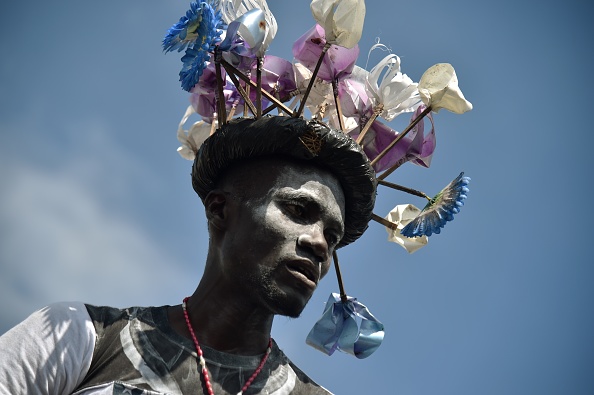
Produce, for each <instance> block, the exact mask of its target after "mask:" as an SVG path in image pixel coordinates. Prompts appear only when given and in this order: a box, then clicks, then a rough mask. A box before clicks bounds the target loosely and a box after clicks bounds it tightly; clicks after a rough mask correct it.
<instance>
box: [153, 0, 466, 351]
mask: <svg viewBox="0 0 594 395" xmlns="http://www.w3.org/2000/svg"><path fill="white" fill-rule="evenodd" d="M310 8H311V11H312V14H313V17H314V19H315V22H316V23H315V25H314V26H313V27H312V28H311V29H310V30H308V31H307V32H305V33H304V34H303V35H302V36H301V37H299V38H298V39H297V40H296V41H295V43H294V45H293V55H294V57H295V62H294V63H293V62H289V61H287V60H284V59H281V58H278V57H275V56H272V55H269V54H267V53H266V51H267V49H268V46H269V45H270V43H271V41H272V40H273V38H274V36H275V34H276V31H277V24H276V20H275V18H274V16H273V15H272V13H271V11H270V10H269V8H268V6H267V4H266V0H206V1H203V2H201V3H196V2H192V3H191V4H190V9H189V10H188V11H187V13H186V15H184V16H182V17H181V18H180V20H179V22H177V23H176V24H175V25H173V26H172V27H171V28H170V29H169V31H168V32H167V35H166V36H165V38H164V39H163V49H164V50H165V51H166V52H169V51H175V50H177V51H178V52H181V51H184V55H183V57H182V58H181V60H182V62H183V67H182V69H181V71H180V74H179V77H180V82H181V85H182V88H183V89H184V90H186V91H188V92H190V93H191V95H190V102H191V105H190V106H189V107H188V109H187V110H186V113H185V115H184V116H183V118H182V121H181V122H180V125H179V127H178V139H179V140H180V141H181V143H182V146H181V147H180V148H179V149H178V151H179V153H180V154H181V155H182V156H183V157H184V158H187V159H190V160H193V161H194V165H193V170H192V185H193V187H194V190H195V191H196V192H197V193H198V195H199V196H200V197H201V198H202V199H203V198H204V197H205V196H206V194H207V193H208V192H209V191H210V190H211V189H212V188H214V186H215V185H216V182H217V180H218V177H219V176H220V175H221V174H222V173H223V172H224V171H225V169H227V168H228V167H229V166H231V165H232V164H233V163H235V162H237V161H240V160H242V159H248V158H252V157H257V156H269V155H281V156H287V157H291V158H297V159H301V160H308V161H311V162H312V163H315V164H318V165H321V166H324V167H327V168H328V169H329V170H330V171H332V172H333V173H334V174H335V175H336V176H337V178H338V179H339V181H340V183H341V186H342V188H343V190H344V193H345V201H346V204H345V211H346V218H345V229H346V230H345V236H344V238H343V239H342V240H341V242H340V245H339V246H344V245H346V244H349V243H352V242H354V241H355V240H356V239H357V238H359V237H360V236H361V235H362V233H363V232H364V231H365V229H366V228H367V226H368V223H369V221H370V220H371V219H373V220H375V221H377V222H379V223H381V224H383V225H385V226H386V228H387V230H388V233H389V240H391V241H394V242H396V243H398V244H400V245H401V246H403V247H404V248H405V249H406V250H407V251H408V252H410V253H412V252H414V251H416V250H417V249H418V248H420V247H422V246H423V245H425V244H427V237H428V236H431V235H432V234H434V233H440V231H441V229H442V228H443V227H444V225H445V224H446V223H447V222H448V221H451V220H452V219H453V218H454V214H456V213H458V212H459V211H460V207H461V206H462V205H463V204H464V199H466V194H467V192H468V188H467V185H468V182H469V180H470V179H469V178H468V177H464V174H463V173H460V175H459V176H458V177H456V178H455V179H454V180H453V181H452V182H450V183H449V184H448V185H447V186H446V187H445V188H444V189H442V191H441V192H439V193H438V194H437V195H436V196H434V197H432V198H431V197H429V196H428V195H426V194H425V193H423V192H420V191H416V190H414V189H411V188H407V187H403V186H400V185H397V184H394V183H392V182H388V181H386V180H385V178H386V177H387V176H388V175H390V174H391V173H392V172H394V171H395V170H396V169H397V168H398V167H400V166H401V165H403V164H404V163H406V162H411V163H413V164H416V165H419V166H423V167H429V165H430V164H431V157H432V155H433V151H434V149H435V132H434V126H433V115H432V113H437V112H439V110H441V109H442V108H445V109H446V110H449V111H452V112H454V113H458V114H461V113H464V112H466V111H469V110H471V109H472V105H471V104H470V103H469V102H468V101H467V100H466V99H465V98H464V95H463V94H462V92H461V91H460V89H459V88H458V80H457V77H456V73H455V71H454V68H453V67H452V66H451V65H450V64H447V63H440V64H436V65H434V66H432V67H430V68H429V69H428V70H427V71H426V72H425V73H424V74H423V76H422V77H421V79H420V81H419V82H418V83H415V82H413V81H412V80H411V79H410V78H409V77H408V76H407V75H406V74H403V73H402V72H401V71H400V58H399V57H398V56H396V55H395V54H391V53H390V54H389V55H387V56H386V57H384V58H383V59H382V60H381V61H380V62H379V63H378V64H377V65H376V66H375V67H373V68H371V70H369V71H367V70H364V69H362V68H360V67H358V66H356V65H355V62H356V60H357V57H358V55H359V48H358V42H359V39H360V37H361V34H362V29H363V21H364V17H365V4H364V1H363V0H313V1H312V2H311V6H310ZM378 47H381V48H382V49H385V46H383V45H381V44H379V43H378V44H376V45H375V46H373V47H372V48H371V50H373V49H375V48H378ZM306 111H307V113H309V114H310V116H311V120H305V119H303V118H304V115H305V113H306ZM271 112H276V113H278V115H274V116H272V115H269V114H270V113H271ZM405 112H409V113H412V118H411V122H410V124H409V125H408V126H407V127H406V128H405V129H404V130H403V131H401V132H397V131H395V130H393V129H391V128H390V127H389V126H388V125H386V124H385V123H382V122H380V121H379V120H378V119H379V118H382V119H384V120H385V121H388V122H389V121H391V120H393V119H394V118H395V117H396V116H398V115H400V114H402V113H405ZM193 113H197V114H198V115H200V116H201V118H202V119H201V120H200V121H199V122H195V123H193V124H192V125H191V127H190V128H189V129H188V130H185V129H184V125H185V124H186V122H187V120H188V119H189V117H190V116H191V115H192V114H193ZM424 118H427V119H429V121H430V122H431V128H430V131H429V132H428V133H425V124H424V123H425V122H424ZM378 185H382V186H386V187H390V188H395V189H398V190H401V191H404V192H408V193H410V194H413V195H416V196H419V197H422V198H424V199H426V200H427V204H426V206H425V207H424V208H423V209H422V210H419V209H417V208H416V207H414V206H413V205H398V206H396V207H395V208H394V210H392V211H391V212H390V213H389V214H388V215H387V216H386V217H385V218H384V217H380V216H378V215H376V214H373V206H374V202H375V191H376V186H378ZM334 262H335V267H336V272H337V276H338V280H339V286H340V294H332V295H331V296H330V299H329V300H328V303H327V305H326V309H325V310H324V314H323V317H322V319H320V321H318V323H316V325H315V326H314V328H313V329H312V331H311V332H310V334H309V336H308V338H307V342H308V344H310V345H312V346H314V347H315V348H317V349H319V350H321V351H323V352H325V353H327V354H332V353H333V352H334V351H335V350H336V349H339V350H342V351H345V352H349V353H351V354H353V355H355V356H357V357H358V358H365V357H367V356H369V355H370V354H371V353H372V352H373V351H375V349H377V347H378V346H379V344H380V343H381V341H382V339H383V333H384V332H383V331H384V328H383V325H382V324H381V323H380V322H379V321H378V320H377V319H376V318H375V317H374V316H373V315H372V314H371V313H370V312H369V311H368V309H367V308H366V307H365V306H364V305H363V304H361V303H359V302H358V301H357V300H356V299H354V298H351V297H348V296H347V295H346V293H345V291H344V287H343V285H342V279H341V276H340V268H339V266H338V257H337V255H336V253H335V254H334Z"/></svg>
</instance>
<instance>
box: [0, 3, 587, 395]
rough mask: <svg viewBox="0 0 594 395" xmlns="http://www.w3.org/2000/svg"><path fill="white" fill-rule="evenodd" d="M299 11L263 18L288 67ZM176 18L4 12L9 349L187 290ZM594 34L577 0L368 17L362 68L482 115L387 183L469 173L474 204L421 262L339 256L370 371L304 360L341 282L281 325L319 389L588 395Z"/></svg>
mask: <svg viewBox="0 0 594 395" xmlns="http://www.w3.org/2000/svg"><path fill="white" fill-rule="evenodd" d="M297 3H299V5H296V4H297ZM308 5H309V2H306V1H303V2H287V1H285V2H280V1H276V2H272V1H271V2H270V6H271V8H272V11H273V12H274V14H275V16H276V19H277V21H278V24H279V31H278V34H277V37H276V39H275V41H274V42H273V44H272V47H271V49H270V51H269V53H270V54H273V55H277V56H281V57H284V58H286V59H291V58H292V55H291V52H290V49H291V44H292V42H293V41H294V40H295V39H296V38H298V37H299V36H300V35H301V34H302V33H303V32H305V31H306V30H307V29H309V28H310V27H311V26H312V25H313V23H314V22H313V18H312V17H311V14H310V12H309V7H308ZM187 7H188V3H187V2H185V1H175V2H172V1H168V2H165V1H163V2H156V1H153V2H147V1H139V0H127V1H125V2H115V1H112V2H90V1H84V0H82V1H81V0H77V1H74V0H64V1H60V2H41V1H37V0H33V1H28V2H2V4H1V5H0V21H1V22H2V23H0V32H1V34H0V42H1V46H2V49H3V51H2V60H1V61H0V181H1V187H0V333H3V332H5V331H6V330H8V329H9V328H10V327H12V326H13V325H15V324H16V323H18V322H19V321H21V320H22V319H24V318H25V317H26V316H27V315H28V314H30V313H31V312H32V311H33V310H35V309H37V308H40V307H42V306H44V305H46V304H48V303H51V302H56V301H61V300H80V301H84V302H88V303H93V304H100V305H103V304H107V305H115V306H120V307H125V306H129V305H162V304H178V303H180V301H181V299H182V298H183V297H184V296H185V295H188V294H190V293H191V292H192V291H193V290H194V288H195V286H196V284H197V282H198V280H199V278H200V275H201V272H202V269H203V262H204V258H205V251H206V246H207V234H206V225H205V222H206V220H205V218H204V215H203V212H202V205H201V203H200V200H199V199H198V197H197V196H196V195H195V194H194V192H193V191H192V188H191V184H190V177H189V174H190V162H188V161H186V160H184V159H182V158H181V157H180V156H179V155H178V154H177V153H176V152H175V151H176V148H177V147H178V145H179V144H178V142H177V140H176V138H175V131H176V127H177V123H178V122H179V119H180V118H181V116H182V115H183V113H184V110H185V108H186V106H187V104H188V95H187V93H185V92H184V91H182V90H181V88H180V87H179V84H178V81H177V78H178V77H177V74H178V71H179V68H180V66H181V62H180V60H179V56H177V55H176V54H168V55H164V54H163V53H162V52H161V49H160V42H161V39H162V37H163V35H164V34H165V32H166V30H167V28H169V26H171V25H172V24H173V23H174V22H176V21H177V20H178V19H179V17H180V16H181V15H182V14H183V13H184V12H185V10H186V8H187ZM591 15H592V7H591V6H589V5H587V4H586V2H578V1H567V2H563V3H562V2H553V1H539V2H537V1H509V0H502V1H499V2H476V1H469V0H455V1H449V2H443V1H438V0H427V1H425V2H402V1H387V0H386V1H377V0H376V1H373V0H370V1H368V2H367V15H366V21H365V29H364V33H363V38H362V39H361V42H360V48H361V56H360V58H359V61H358V65H360V66H362V67H364V66H365V61H366V54H367V50H368V49H369V48H370V47H371V46H372V45H373V44H374V43H375V40H376V38H378V37H379V39H380V40H381V42H382V43H383V44H386V45H388V46H389V47H391V48H392V50H393V52H394V53H396V54H397V55H399V56H400V57H401V61H402V71H403V72H404V73H406V74H408V75H409V76H410V77H411V78H412V79H413V80H415V81H418V80H419V78H420V76H421V75H422V73H423V72H424V71H425V69H427V68H428V67H430V66H431V65H433V64H435V63H440V62H448V63H451V64H452V65H453V66H454V67H455V69H456V72H457V74H458V78H459V80H460V86H461V88H462V90H463V92H464V94H465V95H466V97H467V99H468V100H470V101H471V102H472V103H473V104H474V110H473V111H472V112H470V113H467V114H464V115H454V114H451V113H446V112H445V111H442V112H440V113H439V114H437V115H436V116H435V123H436V130H437V149H436V153H435V155H434V157H433V163H432V166H431V168H429V169H423V168H419V167H415V166H413V165H410V164H408V165H405V166H403V168H401V169H399V170H398V171H397V172H396V173H394V174H393V175H391V176H390V177H389V178H388V180H390V181H393V182H397V183H400V184H404V185H407V186H410V187H416V188H417V189H421V190H424V191H425V192H427V193H428V194H430V195H432V194H434V193H436V192H437V191H438V190H439V189H441V188H442V187H443V186H444V185H445V184H446V183H447V182H449V181H450V180H451V179H453V178H454V177H455V176H456V175H457V174H458V173H459V172H460V171H462V170H463V171H465V172H466V175H468V176H470V177H471V178H472V182H471V185H470V187H471V192H470V194H469V198H468V200H467V203H466V205H465V206H464V208H463V210H462V212H461V213H460V214H459V215H458V216H457V218H456V220H455V221H453V222H451V223H449V224H448V225H447V226H446V227H445V229H444V231H443V232H442V234H440V235H437V236H433V237H432V238H431V239H430V242H429V245H428V246H427V247H426V248H424V249H422V250H420V251H418V252H416V253H415V254H413V255H408V254H407V253H406V252H405V251H404V250H402V249H401V248H400V247H399V246H397V245H395V244H391V243H388V242H387V241H386V237H387V234H386V232H385V230H384V229H383V228H382V227H381V226H380V225H378V224H375V223H371V225H370V228H369V230H368V231H367V232H366V234H365V235H364V236H363V237H362V238H361V240H360V241H358V242H357V243H355V244H354V245H352V246H349V247H346V248H345V249H343V250H342V251H341V265H342V272H343V276H344V280H345V287H346V290H347V293H349V294H350V295H352V296H355V297H357V298H358V299H359V300H360V301H361V302H362V303H364V304H366V305H367V306H368V307H369V308H370V310H371V311H372V312H373V313H374V314H375V315H376V317H378V318H379V319H380V320H381V321H382V322H383V323H384V324H385V326H386V337H385V340H384V343H383V345H382V346H381V347H380V349H379V350H378V351H377V352H376V353H375V354H374V355H372V356H371V357H369V358H368V359H366V360H356V359H355V358H353V357H351V356H349V355H346V354H338V353H337V354H335V355H333V356H331V357H328V356H325V355H323V354H321V353H319V352H318V351H316V350H314V349H313V348H310V347H308V346H306V345H305V342H304V340H305V337H306V335H307V333H308V331H309V329H310V328H311V326H312V325H313V324H314V322H315V321H316V320H317V318H318V317H319V316H320V315H321V312H322V309H323V304H324V302H325V301H326V299H327V298H328V295H329V293H330V292H333V291H337V285H336V282H335V280H334V278H333V273H330V274H329V275H328V276H327V277H326V279H325V281H323V283H322V285H321V286H320V289H319V290H318V291H317V292H316V294H315V295H314V297H313V298H312V300H311V302H310V304H309V305H308V307H307V309H306V311H305V312H304V314H303V315H302V317H300V318H299V319H296V320H289V319H286V318H282V317H279V318H277V319H276V321H275V324H274V329H273V330H274V333H273V336H274V337H275V339H276V340H277V342H278V343H279V344H280V346H281V348H283V349H284V350H285V352H286V353H287V354H288V355H289V356H290V357H291V358H292V359H293V360H294V361H295V362H296V363H297V364H298V365H299V366H301V367H302V368H303V369H304V370H305V371H306V372H308V373H309V374H310V375H311V376H312V377H313V378H314V379H315V380H316V381H318V382H320V383H321V384H323V385H324V386H325V387H327V388H329V389H330V390H332V391H334V392H335V393H337V394H349V393H395V394H405V395H425V394H457V395H460V394H468V395H470V394H485V395H488V394H526V393H537V394H560V393H563V394H591V393H593V392H594V376H593V375H592V372H593V371H594V314H593V306H592V302H593V301H594V267H593V259H592V258H591V257H590V258H588V257H587V256H588V251H589V247H588V246H589V243H590V242H591V237H592V235H593V234H592V230H591V226H590V224H591V223H592V221H593V220H594V216H593V214H592V212H591V211H589V209H588V207H589V205H588V204H587V199H588V198H589V197H590V196H591V195H592V192H593V188H592V187H593V185H592V184H593V180H592V176H591V175H590V174H589V173H590V172H591V171H592V169H594V166H593V165H594V163H593V162H594V160H593V159H592V154H591V147H592V143H593V142H594V139H593V138H592V135H591V133H590V130H591V126H590V111H591V110H590V109H589V107H588V106H589V105H590V104H591V103H592V99H591V91H592V89H593V88H594V84H593V78H592V72H591V65H592V63H593V60H594V59H593V58H594V57H593V51H592V49H591V45H590V44H588V41H589V39H588V37H592V27H591V20H590V19H591V18H590V17H591ZM376 61H377V60H376ZM407 119H408V117H407V116H406V115H405V116H401V117H399V118H397V119H396V120H395V121H393V122H392V123H391V126H392V127H394V128H395V129H400V130H401V129H402V128H403V127H404V125H405V123H406V121H407ZM401 203H413V204H416V205H422V204H423V203H422V202H421V201H420V200H417V199H416V198H414V197H409V196H407V195H404V194H400V193H397V192H395V191H389V190H383V189H380V191H379V196H378V203H377V205H376V209H375V212H376V213H378V214H379V215H382V216H383V215H385V214H386V213H387V212H388V211H389V210H390V209H391V208H392V207H393V206H395V205H396V204H401Z"/></svg>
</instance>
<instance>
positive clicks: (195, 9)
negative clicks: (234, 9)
mask: <svg viewBox="0 0 594 395" xmlns="http://www.w3.org/2000/svg"><path fill="white" fill-rule="evenodd" d="M217 7H218V0H209V1H208V2H202V3H200V4H198V3H196V2H192V3H190V9H189V10H188V11H187V12H186V15H185V16H182V17H181V18H180V20H179V22H177V23H176V24H175V25H173V26H172V27H171V28H170V29H169V30H168V32H167V35H166V36H165V38H164V39H163V50H164V51H165V52H170V51H173V50H176V49H177V50H178V51H181V50H183V49H184V48H186V47H187V49H186V52H185V55H184V56H183V57H182V59H181V60H182V62H183V66H182V69H181V71H180V73H179V80H180V81H181V83H182V88H183V89H184V90H186V91H188V92H189V91H190V90H191V89H192V88H193V87H194V85H196V84H197V83H198V80H199V79H200V76H201V75H202V72H203V71H204V69H205V68H206V65H207V62H208V60H209V59H210V54H209V52H213V51H214V47H215V45H216V44H217V43H218V42H219V41H220V40H221V37H220V36H221V33H222V29H223V28H224V23H223V20H222V17H221V13H220V11H217Z"/></svg>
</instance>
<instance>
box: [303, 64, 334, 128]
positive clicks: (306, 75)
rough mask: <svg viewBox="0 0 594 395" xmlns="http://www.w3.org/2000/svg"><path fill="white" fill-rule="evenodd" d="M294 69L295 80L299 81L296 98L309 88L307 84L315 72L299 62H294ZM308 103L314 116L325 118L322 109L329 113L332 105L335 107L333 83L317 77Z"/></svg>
mask: <svg viewBox="0 0 594 395" xmlns="http://www.w3.org/2000/svg"><path fill="white" fill-rule="evenodd" d="M293 70H294V71H295V81H296V83H297V94H296V96H295V98H296V99H298V98H301V97H302V95H303V93H304V92H305V91H306V90H307V86H308V85H309V81H310V80H311V76H312V74H313V73H312V72H311V70H309V69H308V68H307V67H305V66H304V65H302V64H301V63H298V62H297V63H294V64H293ZM306 105H307V108H308V109H309V110H310V111H311V112H312V114H313V115H314V116H315V115H318V116H319V115H322V118H324V116H323V114H320V111H321V112H323V113H327V111H328V110H329V109H330V107H331V108H332V109H334V97H333V96H332V84H330V83H329V82H326V81H323V80H321V79H319V78H318V79H316V81H315V82H314V84H313V86H312V88H311V91H310V93H309V96H308V98H307V103H306Z"/></svg>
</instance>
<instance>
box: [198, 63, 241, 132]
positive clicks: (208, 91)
mask: <svg viewBox="0 0 594 395" xmlns="http://www.w3.org/2000/svg"><path fill="white" fill-rule="evenodd" d="M215 67H216V66H215V64H214V63H212V62H210V63H208V65H207V66H206V68H205V69H204V72H203V74H202V77H201V78H200V80H199V81H198V83H197V84H196V85H194V87H193V88H192V89H191V90H190V93H191V95H190V103H191V104H192V107H193V108H194V111H196V113H198V114H199V115H200V116H201V117H202V119H203V120H205V121H206V122H208V123H212V122H213V117H214V113H215V112H216V111H217V103H216V100H217V99H216V98H217V74H216V70H215ZM221 75H222V77H223V78H224V79H225V86H224V87H223V96H224V97H225V107H226V109H227V112H228V111H229V110H230V109H231V107H232V106H233V104H236V105H239V104H240V103H241V97H240V95H239V93H238V92H237V89H236V88H235V85H233V82H232V81H231V79H230V78H229V77H228V76H227V73H225V70H222V74H221ZM236 101H237V103H236Z"/></svg>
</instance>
